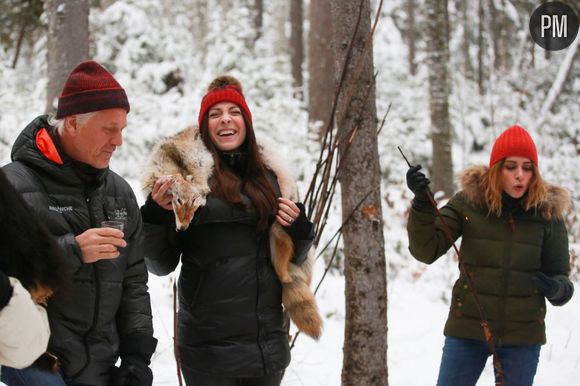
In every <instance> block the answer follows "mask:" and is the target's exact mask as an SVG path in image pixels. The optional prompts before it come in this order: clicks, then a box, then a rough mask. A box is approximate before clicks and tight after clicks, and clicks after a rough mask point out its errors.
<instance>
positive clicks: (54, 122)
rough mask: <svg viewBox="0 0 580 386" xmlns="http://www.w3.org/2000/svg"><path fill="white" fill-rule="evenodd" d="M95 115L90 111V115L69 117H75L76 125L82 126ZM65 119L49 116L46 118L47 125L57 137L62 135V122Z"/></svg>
mask: <svg viewBox="0 0 580 386" xmlns="http://www.w3.org/2000/svg"><path fill="white" fill-rule="evenodd" d="M95 113H96V111H91V112H90V113H83V114H76V115H70V116H71V117H76V120H77V124H78V125H80V126H82V125H84V124H85V122H86V121H88V120H89V119H90V118H91V117H92V116H93V115H95ZM67 118H68V117H64V118H60V119H56V118H55V116H53V115H50V116H49V117H48V124H49V125H50V126H52V127H53V128H54V130H56V132H57V133H58V135H61V134H62V131H63V130H64V120H65V119H67Z"/></svg>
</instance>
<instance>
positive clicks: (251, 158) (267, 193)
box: [200, 111, 278, 230]
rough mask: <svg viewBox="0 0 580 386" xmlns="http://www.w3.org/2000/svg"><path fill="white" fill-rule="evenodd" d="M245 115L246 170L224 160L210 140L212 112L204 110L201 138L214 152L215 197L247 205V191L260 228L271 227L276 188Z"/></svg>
mask: <svg viewBox="0 0 580 386" xmlns="http://www.w3.org/2000/svg"><path fill="white" fill-rule="evenodd" d="M242 116H243V118H244V123H245V124H246V139H245V140H244V142H243V143H242V145H241V146H240V148H241V150H244V151H246V152H247V153H248V160H247V164H246V168H245V170H243V171H242V172H241V173H240V175H238V174H236V173H235V172H234V171H233V170H232V169H231V168H230V167H229V166H227V164H224V163H223V162H222V160H221V157H220V155H219V150H218V149H217V148H216V146H215V145H214V143H213V142H212V141H211V138H210V136H209V127H208V120H209V114H205V116H204V117H203V119H202V121H201V127H200V132H201V138H202V139H203V142H204V144H205V146H206V147H207V148H208V150H209V151H210V152H211V153H212V155H213V159H214V164H215V171H214V174H213V179H212V181H211V183H210V188H211V191H212V193H213V194H214V195H215V196H216V197H219V198H221V199H222V200H224V201H226V202H229V203H231V204H233V205H237V206H245V205H244V202H243V200H242V194H244V195H246V196H247V197H248V198H249V199H250V201H251V202H252V205H253V207H254V209H255V210H256V212H257V213H258V219H259V220H258V229H259V230H264V229H266V228H267V227H268V220H269V217H270V215H273V214H274V213H275V211H276V209H277V207H278V204H277V198H276V192H275V190H274V187H273V186H272V183H271V182H270V181H269V180H268V177H267V175H266V165H265V164H264V161H263V160H262V157H261V156H260V151H259V148H258V144H257V142H256V136H255V134H254V128H253V127H252V124H251V123H250V121H249V120H248V118H247V117H246V115H245V113H244V112H243V111H242Z"/></svg>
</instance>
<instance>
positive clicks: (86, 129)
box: [65, 108, 127, 169]
mask: <svg viewBox="0 0 580 386" xmlns="http://www.w3.org/2000/svg"><path fill="white" fill-rule="evenodd" d="M67 119H70V121H69V122H66V123H65V128H66V130H67V133H69V134H70V136H68V138H70V142H69V145H70V146H69V149H71V150H70V151H69V155H70V156H71V157H72V158H74V159H75V160H77V161H80V162H84V163H86V164H88V165H91V166H92V167H94V168H96V169H104V168H106V167H108V166H109V162H110V161H111V157H112V156H113V152H114V151H115V149H116V148H117V147H119V146H121V145H122V144H123V129H124V128H125V126H127V111H125V110H124V109H121V108H114V109H107V110H100V111H96V112H95V113H93V114H92V115H91V116H90V117H89V118H88V119H86V120H84V121H79V120H77V119H76V118H74V117H67ZM68 125H71V126H70V127H68ZM71 153H72V154H71Z"/></svg>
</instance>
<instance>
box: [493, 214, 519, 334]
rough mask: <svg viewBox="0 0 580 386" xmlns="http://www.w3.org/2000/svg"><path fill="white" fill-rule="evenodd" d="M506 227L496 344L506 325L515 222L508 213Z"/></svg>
mask: <svg viewBox="0 0 580 386" xmlns="http://www.w3.org/2000/svg"><path fill="white" fill-rule="evenodd" d="M507 226H508V227H509V230H508V231H507V232H506V238H505V239H504V248H503V256H502V261H501V267H500V269H501V271H502V272H501V276H500V277H501V279H500V280H501V282H500V286H501V287H500V292H499V295H500V312H499V318H498V324H497V332H496V334H497V336H496V342H495V343H496V344H499V343H500V341H501V340H502V337H503V334H504V331H503V330H504V328H505V323H506V320H505V318H506V307H507V296H508V293H507V292H508V281H509V279H510V261H511V251H512V245H511V243H512V235H513V233H514V231H515V221H514V218H513V216H512V213H511V212H509V213H508V218H507Z"/></svg>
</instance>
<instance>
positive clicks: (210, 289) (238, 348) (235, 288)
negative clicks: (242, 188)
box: [141, 193, 314, 378]
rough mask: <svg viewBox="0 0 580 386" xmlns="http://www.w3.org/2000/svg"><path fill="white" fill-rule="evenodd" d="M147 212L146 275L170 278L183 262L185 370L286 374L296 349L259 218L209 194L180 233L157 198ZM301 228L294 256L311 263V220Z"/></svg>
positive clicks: (180, 335)
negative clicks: (292, 348) (259, 229)
mask: <svg viewBox="0 0 580 386" xmlns="http://www.w3.org/2000/svg"><path fill="white" fill-rule="evenodd" d="M141 212H142V215H143V220H144V229H145V235H146V241H145V246H146V256H145V259H146V261H147V267H148V269H149V270H150V271H151V272H153V273H155V274H157V275H166V274H168V273H170V272H172V271H173V270H174V269H175V268H176V267H177V265H178V263H179V260H180V257H181V262H182V266H181V273H180V276H179V307H180V308H179V316H178V322H179V333H178V342H179V349H180V354H181V362H182V366H183V367H185V368H189V369H191V370H194V371H197V372H201V373H205V374H210V375H217V376H220V377H232V378H242V377H260V376H263V375H265V374H274V373H279V372H281V371H282V370H283V369H284V368H286V366H288V364H289V363H290V350H289V346H288V335H287V331H286V330H285V328H284V326H283V325H284V323H283V313H282V300H281V294H282V286H281V284H280V281H279V280H278V277H277V276H276V273H275V271H274V268H273V266H272V263H271V261H270V248H269V236H268V235H269V232H268V231H267V230H266V231H263V232H260V233H257V232H256V229H257V223H258V218H257V216H256V214H255V212H253V211H249V210H244V209H241V208H238V207H234V206H233V205H231V204H229V203H226V202H225V201H223V200H221V199H219V198H216V197H215V196H213V195H212V194H211V193H210V194H209V195H208V197H207V203H206V205H205V206H203V207H201V208H199V209H198V210H197V212H196V213H195V216H194V218H193V221H192V222H191V224H190V226H189V228H188V229H187V230H186V231H183V232H176V231H175V222H174V216H173V212H171V211H165V210H163V209H162V208H161V207H159V206H158V205H157V204H156V203H155V202H154V201H153V200H152V199H151V196H149V198H148V200H147V202H146V204H145V205H144V206H143V207H142V208H141ZM303 212H304V208H303V207H302V213H303ZM301 217H302V216H301ZM297 222H298V221H296V223H297ZM303 224H307V226H306V227H305V228H303V229H306V232H298V233H300V234H302V235H303V236H302V237H301V238H300V239H297V238H296V236H295V235H293V232H291V231H289V234H290V235H291V237H293V239H294V248H295V256H297V257H298V256H302V258H305V256H306V251H308V250H309V249H310V247H311V245H312V239H313V237H314V233H313V231H312V223H310V222H309V221H308V220H307V219H306V217H305V216H304V217H303ZM295 262H296V263H297V264H299V263H300V261H295Z"/></svg>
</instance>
